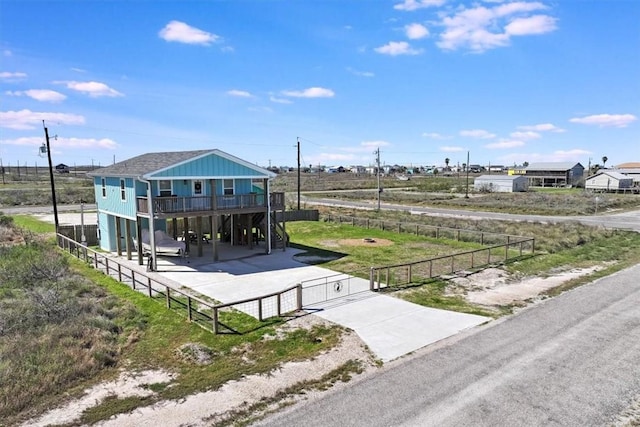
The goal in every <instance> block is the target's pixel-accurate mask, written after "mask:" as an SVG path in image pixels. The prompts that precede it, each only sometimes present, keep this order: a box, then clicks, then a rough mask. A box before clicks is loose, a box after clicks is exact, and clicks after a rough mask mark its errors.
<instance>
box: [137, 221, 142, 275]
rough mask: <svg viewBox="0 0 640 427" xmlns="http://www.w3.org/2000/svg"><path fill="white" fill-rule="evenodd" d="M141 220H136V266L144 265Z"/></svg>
mask: <svg viewBox="0 0 640 427" xmlns="http://www.w3.org/2000/svg"><path fill="white" fill-rule="evenodd" d="M141 222H142V218H140V217H137V218H136V242H138V265H144V260H143V259H142V224H141Z"/></svg>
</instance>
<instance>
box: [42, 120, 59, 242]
mask: <svg viewBox="0 0 640 427" xmlns="http://www.w3.org/2000/svg"><path fill="white" fill-rule="evenodd" d="M42 126H43V127H44V137H45V140H46V141H47V158H48V159H49V179H50V180H51V200H52V201H53V220H54V222H55V224H56V233H57V232H58V226H59V222H58V205H57V203H56V184H55V183H54V181H53V165H52V164H51V147H50V145H49V130H48V129H47V127H46V126H45V125H44V120H43V121H42Z"/></svg>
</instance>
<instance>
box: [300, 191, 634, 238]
mask: <svg viewBox="0 0 640 427" xmlns="http://www.w3.org/2000/svg"><path fill="white" fill-rule="evenodd" d="M303 200H304V203H305V204H308V205H313V204H316V205H325V206H340V207H346V208H356V209H375V208H376V207H377V203H371V202H356V201H343V200H335V199H316V198H310V197H303ZM380 209H382V210H395V211H405V212H412V213H416V214H425V215H431V216H445V217H454V218H455V217H458V218H469V219H474V220H480V219H495V220H503V221H533V222H543V223H549V222H562V221H579V222H581V223H583V224H587V225H601V226H604V227H607V228H621V229H627V230H635V231H640V210H636V211H629V212H623V213H618V214H607V215H592V216H546V215H519V214H507V213H499V212H480V211H468V210H462V209H444V208H425V207H417V206H407V205H397V204H393V203H381V204H380Z"/></svg>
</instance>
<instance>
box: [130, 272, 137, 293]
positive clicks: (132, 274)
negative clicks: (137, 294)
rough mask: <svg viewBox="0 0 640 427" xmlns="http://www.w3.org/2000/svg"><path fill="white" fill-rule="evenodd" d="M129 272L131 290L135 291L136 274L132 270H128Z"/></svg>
mask: <svg viewBox="0 0 640 427" xmlns="http://www.w3.org/2000/svg"><path fill="white" fill-rule="evenodd" d="M129 271H131V289H133V290H134V291H135V290H136V272H135V271H133V270H129Z"/></svg>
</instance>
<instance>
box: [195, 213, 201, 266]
mask: <svg viewBox="0 0 640 427" xmlns="http://www.w3.org/2000/svg"><path fill="white" fill-rule="evenodd" d="M196 238H197V239H198V256H199V257H201V256H202V217H201V216H197V217H196Z"/></svg>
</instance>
